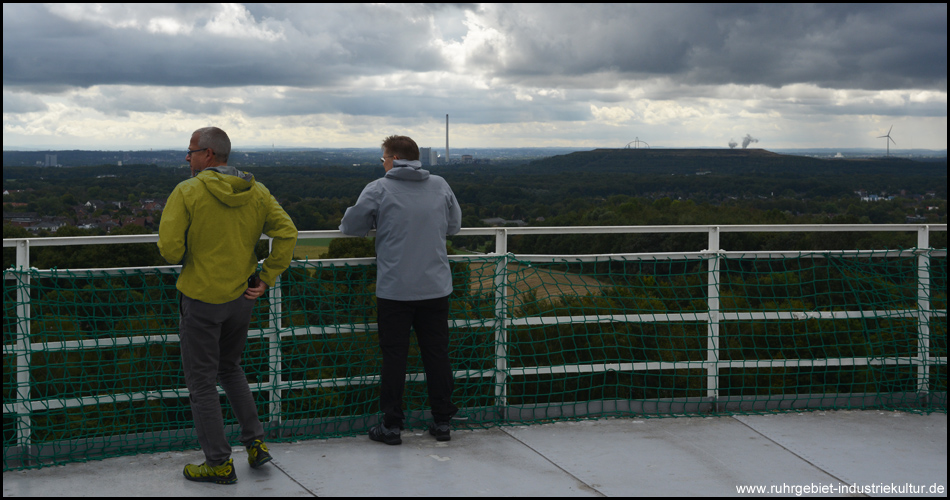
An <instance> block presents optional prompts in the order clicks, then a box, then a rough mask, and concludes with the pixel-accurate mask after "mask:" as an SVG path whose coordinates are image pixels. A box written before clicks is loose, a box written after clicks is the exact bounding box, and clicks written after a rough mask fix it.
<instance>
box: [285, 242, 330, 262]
mask: <svg viewBox="0 0 950 500" xmlns="http://www.w3.org/2000/svg"><path fill="white" fill-rule="evenodd" d="M331 241H333V238H309V239H304V240H297V247H296V248H294V258H295V259H300V260H303V259H310V260H314V259H319V258H320V255H321V254H324V253H327V249H328V248H329V247H330V242H331Z"/></svg>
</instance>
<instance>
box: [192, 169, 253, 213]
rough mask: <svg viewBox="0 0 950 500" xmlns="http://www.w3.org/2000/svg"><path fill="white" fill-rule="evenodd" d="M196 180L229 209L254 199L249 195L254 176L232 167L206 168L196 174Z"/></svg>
mask: <svg viewBox="0 0 950 500" xmlns="http://www.w3.org/2000/svg"><path fill="white" fill-rule="evenodd" d="M197 179H198V180H200V181H201V182H203V183H204V185H205V187H207V188H208V191H210V192H211V194H213V195H214V197H215V198H217V199H218V201H220V202H221V203H224V204H225V205H227V206H229V207H240V206H242V205H246V204H247V203H248V202H249V201H251V200H252V199H254V197H253V195H252V194H251V188H252V187H253V186H254V182H255V181H254V176H253V175H252V174H249V173H247V172H241V171H240V170H238V169H236V168H234V167H229V166H227V165H224V166H220V167H211V168H206V169H204V170H202V171H201V172H200V173H199V174H198V176H197Z"/></svg>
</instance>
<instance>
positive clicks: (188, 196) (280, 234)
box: [158, 127, 297, 484]
mask: <svg viewBox="0 0 950 500" xmlns="http://www.w3.org/2000/svg"><path fill="white" fill-rule="evenodd" d="M230 153H231V140H230V139H229V138H228V135H227V134H226V133H225V132H224V131H223V130H221V129H219V128H216V127H207V128H202V129H198V130H196V131H195V133H194V134H192V136H191V142H190V144H189V145H188V153H187V155H186V156H185V160H187V161H188V162H189V164H190V165H191V173H192V178H191V179H188V180H186V181H183V182H181V183H180V184H178V186H176V187H175V190H174V191H172V194H171V195H170V196H169V197H168V202H167V203H166V204H165V209H164V211H163V212H162V221H161V224H160V225H159V229H158V249H159V251H160V252H161V254H162V257H164V258H165V260H167V261H168V262H170V263H172V264H179V263H180V264H181V266H182V267H181V274H180V275H179V277H178V285H177V288H178V291H179V292H181V296H180V301H179V305H180V309H181V318H180V322H179V333H180V339H181V358H182V368H183V370H184V373H185V385H187V387H188V392H189V399H190V401H191V410H192V414H193V416H194V420H195V432H196V434H197V436H198V443H199V444H200V445H201V449H202V451H203V452H204V455H205V462H204V463H203V464H201V465H194V464H188V465H186V466H185V469H184V471H183V474H184V476H185V478H187V479H190V480H192V481H202V482H213V483H218V484H231V483H234V482H236V481H237V474H236V473H235V471H234V461H233V460H232V459H231V458H230V457H231V446H230V444H229V443H228V439H227V437H226V436H225V434H224V420H223V417H222V414H221V405H220V403H219V400H218V390H217V387H216V384H215V382H216V380H217V382H219V383H220V384H221V387H222V388H223V389H224V392H225V394H227V396H228V401H230V403H231V406H232V407H233V409H234V414H235V416H236V417H237V419H238V423H240V424H241V436H240V439H241V442H242V443H243V444H244V446H245V447H246V448H247V452H248V463H249V464H250V466H251V467H252V468H255V469H256V468H258V467H260V466H261V465H264V464H265V463H267V462H268V461H270V459H271V456H270V454H269V452H268V450H267V445H265V444H264V428H263V426H262V425H261V422H260V420H259V419H258V414H257V407H256V405H255V403H254V398H253V396H252V395H251V390H250V388H249V387H248V384H247V378H246V377H245V375H244V370H243V369H242V368H241V354H242V352H243V351H244V344H245V342H246V340H247V330H248V325H249V324H250V320H251V311H252V309H253V307H254V301H255V300H256V299H257V298H258V297H260V296H262V295H264V293H266V291H267V288H268V287H272V286H274V284H275V282H276V280H277V277H278V276H279V275H280V273H282V272H284V270H285V269H287V267H288V266H289V265H290V261H291V259H292V258H293V252H294V246H295V245H296V243H297V228H296V227H295V226H294V223H293V221H291V220H290V216H288V215H287V212H285V211H284V209H283V208H282V207H281V206H280V204H279V203H277V200H276V199H274V197H273V196H272V195H271V194H270V191H268V190H267V188H266V187H264V186H263V185H262V184H260V183H258V182H256V181H255V180H254V176H253V175H251V174H249V173H247V172H241V171H239V170H237V169H236V168H234V167H229V166H228V164H227V163H228V155H230ZM261 234H266V235H267V236H270V237H271V238H273V245H272V248H271V252H270V255H268V256H267V258H266V259H265V260H264V262H263V264H262V268H261V272H260V275H259V276H258V275H257V273H256V272H255V271H257V258H256V256H255V254H254V246H255V244H256V243H257V242H258V241H259V240H260V238H261Z"/></svg>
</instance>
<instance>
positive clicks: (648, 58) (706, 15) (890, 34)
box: [473, 4, 947, 90]
mask: <svg viewBox="0 0 950 500" xmlns="http://www.w3.org/2000/svg"><path fill="white" fill-rule="evenodd" d="M559 7H560V8H549V7H546V6H543V5H516V6H507V5H506V6H503V7H497V8H491V9H487V10H486V11H485V12H484V14H485V17H486V18H487V21H486V24H488V25H493V26H496V29H498V30H499V31H501V32H502V33H504V34H505V35H506V37H505V39H504V40H503V41H499V40H493V41H490V42H486V43H485V44H484V45H483V46H482V47H481V48H480V49H479V50H478V51H477V52H476V54H475V56H474V57H473V61H477V62H478V63H479V64H481V65H482V66H483V67H485V68H486V69H490V70H492V71H493V72H494V74H495V75H497V76H502V77H507V78H512V79H517V80H521V81H528V82H536V81H539V80H550V79H551V75H552V74H553V75H578V74H588V73H593V72H598V71H617V72H619V73H623V74H626V75H628V77H634V78H638V77H640V78H642V77H650V76H669V77H673V78H675V79H677V80H681V81H683V82H686V83H692V84H724V83H737V84H763V85H769V86H782V85H786V84H793V83H813V84H817V85H819V86H824V87H831V88H863V89H899V88H927V89H940V90H946V84H947V6H946V4H923V5H915V4H890V5H877V4H871V5H867V4H846V5H830V6H829V5H773V4H742V5H721V4H706V5H671V6H667V5H614V4H610V5H590V4H585V5H583V6H581V5H571V6H559ZM497 61H500V62H501V64H500V65H499V64H497Z"/></svg>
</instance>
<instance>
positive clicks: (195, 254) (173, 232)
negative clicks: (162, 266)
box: [158, 166, 297, 304]
mask: <svg viewBox="0 0 950 500" xmlns="http://www.w3.org/2000/svg"><path fill="white" fill-rule="evenodd" d="M262 233H263V234H266V235H267V236H270V237H271V238H273V239H274V241H273V245H272V246H271V252H270V255H268V256H267V259H265V260H264V263H263V268H262V270H261V274H260V278H261V280H262V281H264V282H265V283H267V285H268V286H274V284H275V283H276V281H277V276H279V275H280V273H282V272H284V270H285V269H287V266H289V265H290V260H291V259H292V258H293V254H294V246H296V244H297V228H296V227H295V226H294V223H293V221H291V220H290V216H289V215H287V212H285V211H284V209H283V208H282V207H281V206H280V204H279V203H277V200H276V199H274V197H273V196H272V195H271V194H270V191H268V190H267V188H266V187H264V185H263V184H261V183H259V182H255V181H254V176H253V175H251V174H249V173H247V172H241V171H239V170H237V169H236V168H234V167H229V166H221V167H213V168H206V169H204V170H202V171H201V172H200V173H198V175H197V176H195V177H193V178H191V179H188V180H186V181H183V182H181V183H179V184H178V186H176V187H175V190H174V191H172V194H171V195H170V196H169V197H168V202H167V203H166V204H165V209H164V211H162V222H161V224H159V227H158V250H159V252H161V254H162V257H164V258H165V260H167V261H168V262H170V263H172V264H178V263H181V265H182V268H181V275H180V276H179V277H178V291H180V292H181V293H183V294H185V295H186V296H187V297H189V298H192V299H195V300H200V301H202V302H206V303H209V304H223V303H225V302H230V301H232V300H234V299H236V298H238V297H240V296H241V295H242V294H243V293H244V291H245V290H247V279H248V277H250V276H251V275H252V274H254V272H255V271H256V270H257V258H256V257H255V255H254V245H255V244H256V243H257V242H258V241H259V240H260V237H261V234H262Z"/></svg>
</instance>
